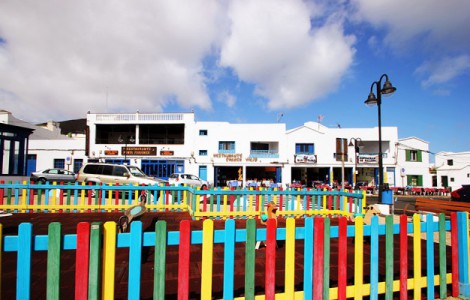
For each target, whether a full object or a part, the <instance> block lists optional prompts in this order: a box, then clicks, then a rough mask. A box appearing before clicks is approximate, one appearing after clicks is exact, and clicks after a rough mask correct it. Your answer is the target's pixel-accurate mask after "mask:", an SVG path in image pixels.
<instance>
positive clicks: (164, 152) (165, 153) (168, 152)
mask: <svg viewBox="0 0 470 300" xmlns="http://www.w3.org/2000/svg"><path fill="white" fill-rule="evenodd" d="M160 155H161V156H173V155H175V151H173V150H160Z"/></svg>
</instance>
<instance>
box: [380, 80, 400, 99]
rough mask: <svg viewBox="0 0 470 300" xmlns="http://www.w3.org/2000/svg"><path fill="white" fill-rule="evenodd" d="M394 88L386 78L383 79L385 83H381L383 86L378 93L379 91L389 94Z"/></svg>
mask: <svg viewBox="0 0 470 300" xmlns="http://www.w3.org/2000/svg"><path fill="white" fill-rule="evenodd" d="M396 90H397V88H396V87H394V86H393V85H392V83H391V82H390V80H388V78H387V80H386V81H385V83H384V85H383V88H382V90H381V91H380V93H381V94H382V95H389V96H391V95H392V94H393V93H394V92H395V91H396Z"/></svg>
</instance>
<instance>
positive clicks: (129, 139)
mask: <svg viewBox="0 0 470 300" xmlns="http://www.w3.org/2000/svg"><path fill="white" fill-rule="evenodd" d="M118 142H119V143H122V142H124V143H125V145H124V147H123V148H122V150H121V152H124V164H127V144H129V143H131V144H133V143H134V142H135V139H134V137H133V136H129V135H128V136H127V138H126V139H123V138H122V137H121V136H119V138H118Z"/></svg>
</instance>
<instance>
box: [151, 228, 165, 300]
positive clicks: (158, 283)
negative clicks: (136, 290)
mask: <svg viewBox="0 0 470 300" xmlns="http://www.w3.org/2000/svg"><path fill="white" fill-rule="evenodd" d="M166 228H167V227H166V222H165V221H158V222H157V223H156V224H155V258H154V261H155V262H154V279H155V281H154V288H153V298H154V299H165V274H166V248H167V245H166V243H167V241H166V236H167V232H166Z"/></svg>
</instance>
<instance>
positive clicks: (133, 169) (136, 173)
mask: <svg viewBox="0 0 470 300" xmlns="http://www.w3.org/2000/svg"><path fill="white" fill-rule="evenodd" d="M127 168H129V172H131V174H132V176H135V177H147V175H145V173H144V172H143V171H142V170H141V169H139V168H137V167H134V166H128V167H127Z"/></svg>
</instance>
